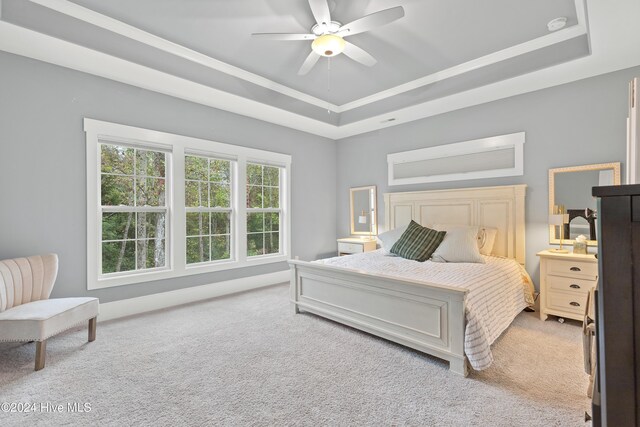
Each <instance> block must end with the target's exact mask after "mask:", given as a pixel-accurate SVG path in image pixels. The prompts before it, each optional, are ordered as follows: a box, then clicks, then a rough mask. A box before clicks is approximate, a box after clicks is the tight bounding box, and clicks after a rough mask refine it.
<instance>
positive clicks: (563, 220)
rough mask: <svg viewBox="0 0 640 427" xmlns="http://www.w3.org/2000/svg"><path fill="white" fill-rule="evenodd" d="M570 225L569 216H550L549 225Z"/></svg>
mask: <svg viewBox="0 0 640 427" xmlns="http://www.w3.org/2000/svg"><path fill="white" fill-rule="evenodd" d="M568 223H569V215H568V214H553V215H549V225H563V224H568Z"/></svg>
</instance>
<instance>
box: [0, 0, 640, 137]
mask: <svg viewBox="0 0 640 427" xmlns="http://www.w3.org/2000/svg"><path fill="white" fill-rule="evenodd" d="M0 2H1V6H2V8H1V15H0V25H2V24H4V23H6V24H8V26H7V27H6V30H7V31H15V32H16V34H17V32H18V30H17V28H18V27H19V28H20V29H21V31H25V30H30V31H35V32H37V34H38V35H39V36H40V37H46V36H50V37H46V40H47V41H48V42H49V43H53V42H52V41H51V40H59V41H61V42H59V43H65V44H64V45H60V46H66V47H69V44H71V45H73V47H74V49H75V48H77V50H78V52H82V49H85V50H90V51H91V52H92V53H97V54H98V55H100V54H101V55H102V56H100V58H101V62H104V63H105V64H112V65H111V66H113V67H115V64H116V62H117V61H118V60H123V61H126V62H127V63H128V64H131V66H132V67H134V68H135V67H138V68H135V69H138V70H140V74H144V73H151V72H152V71H155V72H161V73H162V77H163V78H166V79H168V80H171V78H173V79H174V80H175V81H176V88H175V89H169V88H165V89H166V90H158V91H161V92H165V93H167V92H171V93H169V94H171V95H173V96H176V95H177V96H180V91H181V90H183V89H178V88H177V87H178V86H179V83H180V84H183V81H185V80H186V81H188V82H191V83H194V84H195V85H197V86H193V87H194V88H195V87H203V88H206V89H211V91H216V92H211V93H218V92H224V93H225V94H228V95H229V96H231V97H234V98H233V99H238V100H239V102H240V101H242V102H240V103H242V104H243V105H250V104H246V102H249V103H250V102H253V103H254V104H256V105H255V109H254V110H255V111H253V112H251V113H248V112H247V111H246V108H245V107H243V108H244V114H245V115H249V116H252V117H258V118H261V119H263V120H268V121H272V122H274V123H278V124H283V125H285V126H287V125H288V123H290V122H297V123H299V124H298V125H297V126H291V127H296V128H299V129H302V130H305V131H309V132H312V133H317V134H322V135H324V136H328V137H332V138H336V137H338V138H339V137H341V136H343V135H348V134H357V133H362V132H363V131H364V132H366V131H369V130H373V129H374V128H376V127H377V128H379V127H382V126H378V125H379V124H384V123H385V122H386V123H387V124H386V125H391V124H392V123H391V122H392V121H394V120H388V119H389V118H393V119H397V118H398V116H402V113H401V112H403V111H407V110H409V109H413V110H415V108H416V107H418V106H424V105H427V104H429V103H432V104H433V103H434V102H436V101H438V102H439V101H442V100H447V99H450V98H452V97H455V96H459V95H461V94H464V93H467V92H469V91H472V90H474V89H478V90H479V89H482V88H485V87H488V86H490V85H492V84H497V83H501V82H508V81H510V80H512V79H514V78H517V77H520V76H528V75H531V74H535V72H538V71H539V70H542V69H549V68H554V67H558V66H560V65H562V64H566V63H569V62H572V61H577V60H580V59H583V58H587V57H589V56H590V55H591V54H592V44H593V35H592V34H590V31H589V30H590V28H589V27H592V26H593V23H592V22H590V26H589V27H588V26H587V20H586V8H585V4H584V2H583V1H582V0H538V1H534V2H532V1H529V0H485V1H482V2H477V1H469V0H447V1H442V0H439V1H436V0H403V1H396V2H393V1H389V0H386V1H383V0H330V1H329V5H330V8H331V13H332V18H333V19H334V20H338V21H340V22H342V23H347V22H350V21H352V20H354V19H357V18H359V17H361V16H363V15H366V14H369V13H373V12H376V11H379V10H382V9H386V8H389V7H393V6H397V5H401V6H403V8H404V9H405V16H404V17H403V18H401V19H400V20H398V21H395V22H393V23H391V24H389V25H386V26H383V27H380V28H378V29H376V30H374V31H371V32H367V33H362V34H358V35H354V36H352V37H350V38H349V40H350V41H351V42H352V43H354V44H357V45H358V46H360V47H362V48H363V49H365V50H367V51H368V52H369V53H371V54H372V55H373V56H374V57H375V58H376V59H377V60H378V63H377V64H376V65H375V66H374V67H371V68H369V67H365V66H363V65H360V64H358V63H356V62H354V61H352V60H350V59H349V58H347V57H345V56H344V55H339V56H337V57H335V58H332V59H331V69H330V72H328V70H327V65H328V64H327V59H326V58H322V59H321V60H320V61H319V63H318V64H317V65H316V67H314V69H313V70H312V71H311V72H310V73H309V74H308V75H305V76H299V75H298V74H297V71H298V68H299V67H300V65H301V64H302V62H303V61H304V59H305V57H306V56H307V54H308V53H309V52H310V42H307V41H267V40H260V39H256V38H252V37H251V33H253V32H295V33H297V32H308V31H309V30H310V28H311V27H312V25H313V24H314V20H313V16H312V14H311V12H310V9H309V5H308V2H307V1H306V0H265V1H259V2H256V1H253V0H233V1H229V0H217V1H204V0H136V1H135V2H132V1H130V0H110V1H108V2H105V1H103V0H74V1H66V0H32V1H24V0H0ZM624 2H625V3H626V2H627V1H626V0H624ZM628 3H629V4H631V3H633V0H629V2H628ZM589 13H590V20H591V21H597V18H598V17H597V16H596V17H593V16H591V15H592V11H591V9H590V10H589ZM561 16H563V17H566V18H567V26H566V27H565V28H564V29H562V30H559V31H556V32H553V33H551V32H549V31H548V29H547V22H549V21H550V20H552V19H554V18H557V17H561ZM636 33H637V32H636ZM30 34H31V33H30ZM31 35H32V36H33V37H36V35H35V34H31ZM7 44H10V43H7ZM14 45H15V43H14V44H12V45H11V46H12V47H11V48H9V47H5V48H3V46H2V43H0V49H4V50H7V51H14V53H19V54H20V52H19V50H20V48H19V47H15V46H14ZM31 48H32V47H31ZM16 50H17V51H18V52H15V51H16ZM24 50H29V47H24ZM42 55H43V56H47V55H44V54H42ZM27 56H30V55H27ZM31 56H34V55H31ZM48 56H52V55H51V54H49V55H48ZM38 59H43V60H47V59H44V58H38ZM49 62H57V63H60V62H65V64H67V62H69V59H68V58H67V59H65V60H62V59H60V60H59V61H49ZM117 63H118V64H120V62H117ZM65 64H60V65H64V66H69V65H65ZM71 68H76V69H81V70H82V71H86V72H92V71H91V70H90V68H91V67H90V66H88V65H86V64H78V65H77V66H71ZM143 72H144V73H143ZM329 73H330V74H329ZM95 74H98V75H103V76H104V77H110V78H113V76H112V74H117V73H116V72H115V71H113V72H111V71H102V72H96V73H95ZM115 79H116V80H120V81H125V82H126V83H130V84H135V83H134V82H133V83H132V80H135V79H134V78H128V79H127V78H125V77H124V76H123V77H122V78H115ZM328 79H330V81H329V82H328ZM140 86H142V87H146V86H145V85H140ZM148 86H152V84H151V83H149V84H148ZM147 88H150V89H152V90H155V89H154V88H153V87H147ZM328 88H329V90H328ZM180 97H184V98H185V99H189V97H188V96H187V95H186V94H185V96H180ZM196 102H198V101H196ZM235 104H237V103H233V102H232V103H230V104H229V108H225V106H224V105H219V104H216V105H212V106H215V107H217V108H223V109H228V110H230V111H233V110H234V108H235V109H236V110H237V109H238V108H237V106H235V107H234V105H235ZM258 104H259V105H258ZM267 107H268V108H267ZM327 110H330V111H331V114H327ZM260 111H263V112H266V111H268V112H269V114H263V113H261V112H260ZM241 114H243V113H242V112H241ZM286 114H290V115H291V117H289V118H288V119H287V120H279V119H274V117H275V116H279V115H286ZM431 114H432V113H431ZM427 115H429V114H427ZM283 117H284V116H283ZM423 117H424V115H423ZM296 118H299V119H301V120H294V119H296ZM400 118H401V120H398V122H405V121H408V120H413V119H415V118H413V117H411V116H407V117H406V119H405V118H403V117H400ZM416 118H417V117H416ZM374 123H377V124H378V125H374ZM307 124H308V126H307ZM393 124H395V123H393ZM386 125H384V126H386ZM347 128H349V129H351V130H349V131H348V132H344V131H341V129H347Z"/></svg>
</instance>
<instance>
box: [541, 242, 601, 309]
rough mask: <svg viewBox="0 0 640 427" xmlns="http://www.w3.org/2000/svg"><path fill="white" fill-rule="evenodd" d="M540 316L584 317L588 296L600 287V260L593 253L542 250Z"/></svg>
mask: <svg viewBox="0 0 640 427" xmlns="http://www.w3.org/2000/svg"><path fill="white" fill-rule="evenodd" d="M537 255H538V256H539V257H540V297H539V299H540V319H541V320H546V319H547V316H548V315H550V314H551V315H554V316H558V317H561V318H567V319H574V320H583V318H584V313H585V306H586V303H587V295H588V294H589V291H590V290H591V289H593V288H594V287H595V286H596V283H597V278H598V260H597V259H596V257H595V256H594V255H593V254H587V255H581V254H572V253H566V254H565V253H554V252H551V251H541V252H538V254H537Z"/></svg>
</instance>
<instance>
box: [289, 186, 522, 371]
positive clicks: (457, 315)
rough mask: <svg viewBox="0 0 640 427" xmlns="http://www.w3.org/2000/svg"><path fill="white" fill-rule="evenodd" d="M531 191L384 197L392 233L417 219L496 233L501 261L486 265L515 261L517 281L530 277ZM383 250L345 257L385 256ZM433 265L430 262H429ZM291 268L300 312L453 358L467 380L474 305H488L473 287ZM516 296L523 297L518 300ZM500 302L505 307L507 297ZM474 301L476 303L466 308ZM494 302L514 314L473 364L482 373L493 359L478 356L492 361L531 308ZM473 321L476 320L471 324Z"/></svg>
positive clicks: (316, 266) (323, 266)
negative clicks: (496, 347)
mask: <svg viewBox="0 0 640 427" xmlns="http://www.w3.org/2000/svg"><path fill="white" fill-rule="evenodd" d="M525 190H526V185H510V186H500V187H480V188H467V189H455V190H436V191H416V192H406V193H388V194H385V195H384V200H385V223H386V227H385V228H386V229H387V230H389V229H393V228H396V227H400V226H403V225H406V224H408V223H409V222H410V221H411V220H413V221H416V222H417V223H419V224H421V225H424V226H428V225H430V224H436V223H438V224H455V225H470V226H481V227H491V228H496V229H497V230H498V231H497V234H496V240H495V245H494V249H493V255H494V257H492V260H491V262H487V264H486V265H487V266H488V265H489V264H491V265H496V266H498V264H500V265H502V264H505V263H507V264H508V261H509V259H511V265H510V266H507V267H506V268H507V269H509V270H510V273H509V274H511V277H512V279H513V277H514V276H515V277H516V280H518V278H521V274H520V273H521V272H522V276H526V272H525V271H524V269H523V268H522V265H523V264H524V260H525V210H524V205H525ZM376 252H378V251H376ZM376 252H372V253H365V254H358V255H352V256H350V257H343V259H349V258H351V257H353V258H351V259H353V260H357V257H365V256H373V257H375V256H378V257H381V256H382V255H381V254H379V253H378V254H376ZM490 258H491V257H490ZM387 260H388V257H387ZM498 260H502V261H505V262H504V263H503V262H502V261H500V262H498ZM362 261H363V262H365V261H366V262H368V260H362ZM403 261H405V262H406V261H407V260H403ZM366 262H365V264H366ZM412 262H414V263H415V261H412ZM427 263H431V261H426V262H425V263H422V264H427ZM289 264H290V266H291V289H290V299H291V304H292V307H293V310H294V312H295V313H298V312H299V311H306V312H309V313H313V314H316V315H320V316H323V317H326V318H328V319H332V320H334V321H337V322H340V323H343V324H345V325H348V326H351V327H354V328H357V329H360V330H363V331H366V332H369V333H371V334H374V335H377V336H379V337H382V338H386V339H388V340H391V341H394V342H397V343H399V344H403V345H405V346H407V347H411V348H414V349H416V350H419V351H422V352H424V353H427V354H430V355H433V356H436V357H438V358H441V359H444V360H447V361H449V363H450V369H451V370H452V371H453V372H455V373H457V374H460V375H463V376H466V375H467V374H468V362H469V360H468V358H467V355H468V354H467V353H465V349H467V350H469V349H470V348H471V347H470V346H469V342H468V341H469V340H473V337H474V336H473V334H474V333H476V332H477V331H476V329H477V328H478V326H479V324H478V322H479V320H478V319H476V317H477V316H475V314H474V310H475V308H474V307H475V306H478V305H482V304H485V301H481V300H480V299H478V298H477V297H476V296H475V295H473V294H472V295H468V294H469V292H470V289H471V292H474V290H473V286H461V285H460V283H457V284H455V283H452V284H449V283H438V282H437V281H436V280H432V281H428V280H420V279H416V278H415V277H411V276H406V275H405V276H404V277H403V276H402V275H395V276H394V275H391V274H389V275H387V274H386V273H385V272H384V270H383V271H372V270H369V271H367V269H362V268H359V267H357V266H356V267H348V268H341V267H338V266H336V265H329V264H328V263H323V262H305V261H299V260H292V261H290V262H289ZM418 264H419V263H418ZM433 264H436V263H433ZM445 264H450V265H445V266H443V265H442V264H440V266H441V267H439V268H448V269H449V273H448V275H449V276H452V277H455V276H456V269H457V268H458V267H456V266H455V265H453V264H452V263H445ZM458 265H459V266H460V268H459V269H460V271H462V270H466V271H467V272H466V273H464V274H466V275H467V276H469V274H473V273H469V272H468V271H469V270H470V269H473V268H475V267H473V266H470V265H469V264H458ZM463 265H464V266H465V267H464V268H463V267H462V266H463ZM484 265H485V264H482V266H484ZM482 266H479V267H477V271H478V272H481V271H482V272H484V273H481V274H484V275H485V276H488V275H491V274H493V273H492V272H491V271H489V270H487V269H488V268H489V267H487V266H485V267H482ZM496 268H503V267H500V266H498V267H496ZM482 269H484V270H482ZM503 269H504V268H503ZM487 271H489V273H487ZM461 275H462V274H460V275H458V276H461ZM431 277H436V276H431ZM496 277H497V276H496ZM488 282H491V280H488ZM514 286H515V288H514V287H513V286H512V288H511V289H515V290H516V294H517V291H518V289H517V284H516V285H514ZM479 292H482V291H479ZM523 292H524V291H523ZM512 293H513V292H512ZM515 298H516V299H518V298H519V297H518V296H517V295H516V297H515ZM499 299H500V300H501V301H503V299H502V297H501V298H499ZM524 299H526V298H524ZM524 299H523V301H524ZM504 301H507V300H504ZM469 302H471V303H472V304H471V305H469V306H467V305H468V303H469ZM489 303H490V302H486V304H489ZM492 304H493V306H492V307H496V308H495V309H496V310H502V309H503V308H502V306H508V307H505V308H504V310H507V311H508V313H507V312H505V313H504V314H503V315H502V316H501V318H502V320H501V321H500V322H498V323H499V324H498V325H496V326H495V328H496V331H494V333H490V334H489V335H491V336H490V337H487V342H486V349H484V350H483V351H484V353H487V352H488V353H487V354H486V355H484V356H479V355H478V354H475V353H474V355H473V358H472V359H473V360H471V362H472V365H474V364H475V366H474V368H476V369H484V368H485V367H486V366H488V365H487V363H486V361H481V360H478V357H480V358H482V357H485V358H490V359H491V354H490V350H489V346H490V344H491V343H492V342H493V340H494V339H495V338H496V337H497V336H498V335H499V334H500V333H501V332H502V331H503V330H504V329H506V327H508V326H509V324H510V323H511V321H512V320H513V318H514V317H515V316H516V315H517V314H518V313H519V312H520V311H521V310H522V309H523V308H524V306H526V303H524V302H522V301H519V300H518V301H517V303H509V304H505V303H504V302H502V303H496V302H495V301H494V302H493V303H492ZM523 304H524V305H523ZM468 316H471V317H472V318H471V320H470V319H469V318H468ZM468 326H469V327H468ZM471 329H473V330H471ZM480 329H482V328H480ZM465 339H466V340H467V343H466V345H465ZM474 351H475V350H474ZM484 353H483V354H484ZM491 360H492V359H491ZM491 360H489V362H488V363H489V364H490V363H491Z"/></svg>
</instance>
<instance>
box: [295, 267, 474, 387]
mask: <svg viewBox="0 0 640 427" xmlns="http://www.w3.org/2000/svg"><path fill="white" fill-rule="evenodd" d="M289 265H290V266H291V305H292V308H293V311H294V313H298V312H299V311H300V310H302V311H308V312H310V313H314V314H317V315H319V316H322V317H326V318H328V319H332V320H334V321H336V322H339V323H342V324H345V325H348V326H351V327H354V328H357V329H360V330H363V331H366V332H369V333H371V334H373V335H377V336H379V337H382V338H385V339H388V340H390V341H394V342H396V343H399V344H402V345H405V346H407V347H411V348H414V349H416V350H419V351H422V352H424V353H427V354H431V355H433V356H436V357H439V358H441V359H444V360H448V361H449V367H450V369H451V370H452V371H453V372H455V373H457V374H460V375H463V376H466V375H467V372H468V371H467V361H466V358H465V355H464V330H465V296H466V293H467V291H466V289H460V288H454V287H450V286H442V285H436V284H429V283H425V282H419V281H413V280H405V279H398V278H393V277H388V276H380V275H373V274H369V273H366V272H361V271H355V270H347V269H342V268H336V267H331V266H326V265H323V264H318V263H310V262H305V261H297V260H295V261H289Z"/></svg>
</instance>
